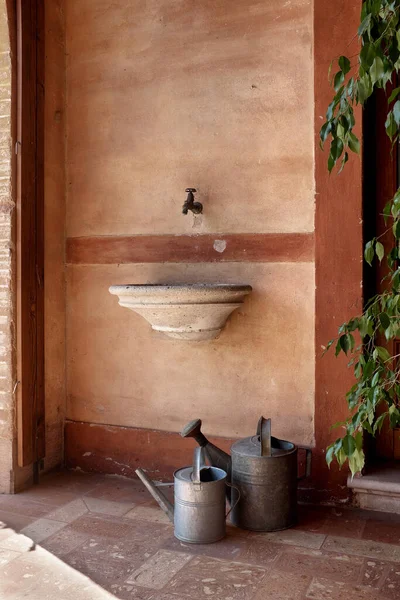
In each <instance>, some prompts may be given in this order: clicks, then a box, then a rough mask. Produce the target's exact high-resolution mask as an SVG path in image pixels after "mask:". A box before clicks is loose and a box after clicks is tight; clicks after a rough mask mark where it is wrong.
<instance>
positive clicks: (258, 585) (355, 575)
mask: <svg viewBox="0 0 400 600" xmlns="http://www.w3.org/2000/svg"><path fill="white" fill-rule="evenodd" d="M299 513H300V518H299V524H298V525H297V526H296V527H295V528H293V529H290V530H286V531H281V532H277V533H264V534H260V533H258V534H256V533H250V532H247V531H242V530H239V529H236V528H234V527H232V526H228V533H227V537H226V538H225V539H224V540H222V541H221V542H218V543H216V544H209V545H202V546H198V545H189V544H182V543H180V542H179V541H178V540H176V539H175V538H174V537H173V528H172V526H171V524H170V523H169V521H168V519H167V518H166V516H165V515H164V513H163V512H162V511H161V510H160V509H159V508H158V505H156V504H155V503H154V502H153V501H152V500H151V499H150V497H149V495H148V492H147V491H146V490H144V489H143V487H142V486H141V484H140V482H139V481H133V480H127V479H123V478H118V477H112V476H103V475H89V474H82V473H71V472H64V473H55V474H51V475H48V476H45V477H43V478H42V481H41V483H40V485H38V486H35V487H34V488H32V489H31V490H28V491H27V492H24V493H22V494H19V495H17V496H0V599H1V600H20V599H23V598H24V599H28V600H67V599H68V600H103V599H104V600H106V599H109V600H110V599H112V598H119V599H121V600H128V599H135V600H185V599H186V600H187V599H188V598H190V599H191V600H209V599H210V598H211V599H214V600H306V599H309V600H396V599H399V600H400V515H398V516H396V515H388V514H383V513H373V512H366V511H364V512H362V511H355V510H350V509H347V510H346V509H340V510H338V509H333V508H309V507H300V510H299Z"/></svg>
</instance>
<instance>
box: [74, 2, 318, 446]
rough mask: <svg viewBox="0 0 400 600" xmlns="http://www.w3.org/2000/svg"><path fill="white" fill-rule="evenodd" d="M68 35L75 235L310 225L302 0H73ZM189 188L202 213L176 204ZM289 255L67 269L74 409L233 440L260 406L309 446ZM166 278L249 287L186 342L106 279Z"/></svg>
mask: <svg viewBox="0 0 400 600" xmlns="http://www.w3.org/2000/svg"><path fill="white" fill-rule="evenodd" d="M66 44H67V47H66V50H67V72H66V73H67V79H66V82H67V96H66V98H67V116H66V119H67V121H66V122H67V180H66V181H67V186H66V187H67V198H66V201H67V237H68V238H73V237H77V236H105V235H122V234H126V235H132V234H157V235H163V234H177V235H180V234H193V233H196V234H202V233H215V234H218V236H217V239H220V238H221V235H222V236H223V234H224V233H232V234H235V233H257V234H260V233H266V234H268V233H279V232H282V233H283V232H301V233H305V232H312V231H313V227H314V224H313V223H314V175H313V149H314V145H313V58H312V4H311V2H310V1H304V0H295V1H294V2H291V3H281V4H279V6H277V5H276V3H271V2H265V1H264V0H263V1H260V0H239V1H237V2H229V1H228V0H220V1H218V2H215V0H213V1H211V0H206V1H204V2H198V3H193V2H190V1H189V0H178V1H177V2H170V1H169V0H153V1H152V2H139V1H137V0H135V1H132V2H129V3H126V2H119V1H118V2H113V3H110V2H108V1H106V0H100V1H97V2H93V1H92V0H69V2H68V3H66ZM299 65H301V68H299ZM187 186H194V187H196V188H198V190H199V199H200V200H201V201H202V202H203V203H204V215H202V216H199V217H196V218H193V217H192V215H189V216H186V217H185V216H183V215H182V214H181V205H182V203H183V201H184V199H185V194H184V189H185V188H186V187H187ZM99 243H100V244H101V239H100V242H99ZM277 243H279V241H278V242H277ZM193 248H194V246H193ZM194 251H195V250H194V249H193V252H194ZM149 252H150V253H151V248H150V249H149ZM288 260H289V262H286V263H280V264H278V263H273V262H265V263H263V262H250V263H249V262H247V263H239V262H233V263H225V264H214V263H208V264H206V263H199V264H197V265H194V264H190V252H189V254H188V256H187V260H186V262H182V263H181V264H174V265H172V264H161V263H158V264H146V265H144V264H124V265H120V266H118V265H117V264H115V265H107V266H105V265H96V266H94V265H78V264H70V265H68V267H67V418H69V419H73V420H77V421H87V422H93V423H104V424H112V425H124V426H136V427H148V428H159V429H165V430H171V431H176V430H179V429H180V427H181V426H182V424H183V423H184V422H185V421H186V420H187V419H189V418H192V417H196V416H201V417H203V419H204V421H205V427H206V430H207V431H208V432H209V433H212V434H219V435H225V436H230V437H235V436H242V435H248V434H250V433H252V432H253V430H254V428H255V425H256V422H257V419H258V417H259V415H260V414H261V413H262V414H264V416H271V417H272V418H273V431H274V433H275V434H276V435H279V436H282V437H287V438H290V439H292V440H294V441H296V442H301V443H305V444H312V443H313V440H314V425H313V418H314V289H315V285H314V264H313V262H310V261H308V262H298V261H297V257H296V256H293V257H291V258H289V259H288ZM162 281H164V282H165V281H222V282H225V281H226V282H231V281H238V282H244V283H250V284H251V285H252V286H253V288H254V292H253V294H252V295H251V296H250V297H249V298H248V300H246V303H245V304H244V306H243V309H241V310H240V311H237V312H236V313H235V314H234V315H233V317H232V318H231V320H230V322H229V324H228V326H227V328H226V330H225V331H224V332H223V333H222V335H221V337H220V338H219V339H218V340H216V341H215V342H207V343H199V344H188V343H184V342H176V341H173V340H170V339H168V338H165V337H162V336H159V335H156V334H154V333H153V332H152V331H151V329H150V326H149V325H148V324H147V323H146V322H145V321H144V320H143V319H142V318H141V317H139V316H138V315H136V314H134V313H132V312H130V311H128V310H127V309H122V308H121V307H119V306H118V304H117V299H116V298H115V297H112V296H110V295H109V294H108V291H107V289H108V286H109V285H111V284H116V283H138V282H162Z"/></svg>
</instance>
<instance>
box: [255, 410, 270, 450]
mask: <svg viewBox="0 0 400 600" xmlns="http://www.w3.org/2000/svg"><path fill="white" fill-rule="evenodd" d="M258 427H259V428H260V441H261V456H271V419H264V417H260V420H259V422H258ZM257 430H258V428H257Z"/></svg>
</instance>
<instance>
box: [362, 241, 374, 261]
mask: <svg viewBox="0 0 400 600" xmlns="http://www.w3.org/2000/svg"><path fill="white" fill-rule="evenodd" d="M374 256H375V250H374V247H373V242H372V241H371V242H367V243H366V245H365V250H364V258H365V261H366V262H367V263H368V264H369V266H370V267H372V261H373V258H374Z"/></svg>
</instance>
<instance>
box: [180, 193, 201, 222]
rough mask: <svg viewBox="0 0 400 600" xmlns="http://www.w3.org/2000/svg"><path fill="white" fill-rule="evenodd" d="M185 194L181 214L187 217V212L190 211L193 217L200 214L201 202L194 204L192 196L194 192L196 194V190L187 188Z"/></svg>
mask: <svg viewBox="0 0 400 600" xmlns="http://www.w3.org/2000/svg"><path fill="white" fill-rule="evenodd" d="M185 192H186V193H187V198H186V200H185V204H184V205H183V206H182V213H183V214H184V215H187V214H188V212H189V210H191V211H192V213H193V214H195V215H198V214H200V213H202V212H203V205H202V203H201V202H195V199H194V195H193V194H194V193H195V192H197V190H196V189H195V188H187V189H186V190H185Z"/></svg>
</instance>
